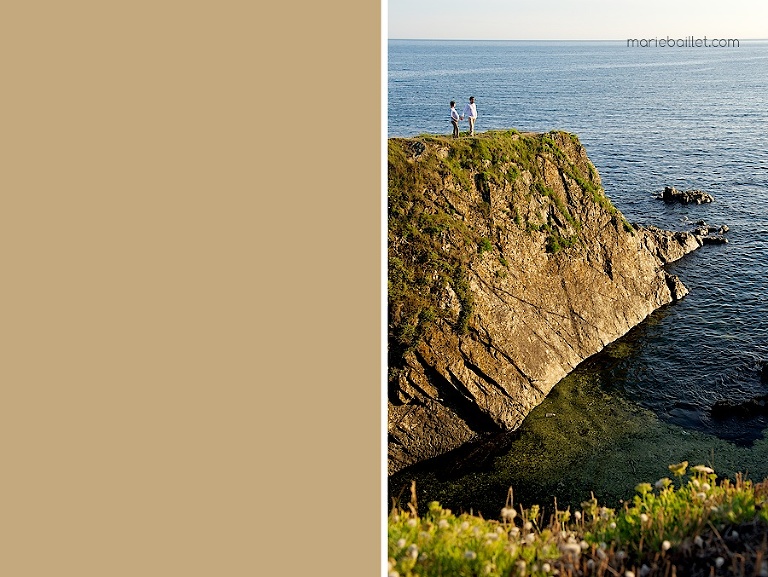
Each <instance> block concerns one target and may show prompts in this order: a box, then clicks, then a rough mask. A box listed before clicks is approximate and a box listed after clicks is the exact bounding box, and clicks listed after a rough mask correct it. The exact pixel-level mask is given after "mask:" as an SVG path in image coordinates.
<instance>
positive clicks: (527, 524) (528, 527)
mask: <svg viewBox="0 0 768 577" xmlns="http://www.w3.org/2000/svg"><path fill="white" fill-rule="evenodd" d="M532 528H533V523H531V522H530V521H526V522H525V525H523V529H525V530H526V531H530V530H531V529H532Z"/></svg>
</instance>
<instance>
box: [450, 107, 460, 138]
mask: <svg viewBox="0 0 768 577" xmlns="http://www.w3.org/2000/svg"><path fill="white" fill-rule="evenodd" d="M451 124H452V125H453V137H454V138H458V137H459V111H458V110H456V101H455V100H451Z"/></svg>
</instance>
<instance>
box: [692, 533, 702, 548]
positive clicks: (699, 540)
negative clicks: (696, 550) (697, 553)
mask: <svg viewBox="0 0 768 577" xmlns="http://www.w3.org/2000/svg"><path fill="white" fill-rule="evenodd" d="M693 542H694V543H696V546H697V547H703V546H704V539H702V538H701V535H696V538H695V539H694V540H693Z"/></svg>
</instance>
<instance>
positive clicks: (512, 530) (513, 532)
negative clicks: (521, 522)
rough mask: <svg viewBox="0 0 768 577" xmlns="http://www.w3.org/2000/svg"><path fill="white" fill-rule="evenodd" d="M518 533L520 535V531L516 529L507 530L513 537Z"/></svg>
mask: <svg viewBox="0 0 768 577" xmlns="http://www.w3.org/2000/svg"><path fill="white" fill-rule="evenodd" d="M518 533H520V529H518V528H517V527H512V528H511V529H510V530H509V534H510V535H512V536H513V537H517V535H518Z"/></svg>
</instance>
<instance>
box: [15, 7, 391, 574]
mask: <svg viewBox="0 0 768 577" xmlns="http://www.w3.org/2000/svg"><path fill="white" fill-rule="evenodd" d="M6 4H7V3H6ZM13 4H16V5H17V7H15V8H14V7H11V6H9V5H4V6H3V9H2V13H1V14H0V22H1V23H0V39H1V40H0V48H2V50H1V51H0V53H2V56H1V57H0V58H2V67H0V70H2V72H3V78H2V84H3V90H2V97H1V99H2V108H1V109H2V122H1V123H0V142H2V149H1V150H0V153H1V156H0V159H1V160H0V167H1V168H0V194H2V197H1V198H2V204H0V219H1V220H0V251H1V253H0V254H1V255H2V256H1V258H0V262H1V263H2V281H1V282H0V286H2V289H1V290H2V298H1V300H0V302H2V312H1V313H0V327H1V329H0V330H1V331H2V333H1V334H2V343H0V345H1V346H2V348H1V349H0V350H1V351H2V361H1V362H0V367H2V369H1V370H2V373H0V387H2V389H1V390H2V397H0V408H1V411H2V413H1V414H0V427H2V428H1V429H0V438H1V439H2V441H1V442H2V452H0V455H2V473H1V474H0V479H1V480H0V494H1V495H2V497H1V498H2V506H1V507H0V526H2V535H0V543H2V550H1V552H0V574H2V575H9V576H11V575H12V576H14V577H18V576H25V575H35V576H37V575H41V576H43V575H45V576H50V575H57V576H59V575H78V576H90V575H94V576H96V575H98V576H106V575H109V576H119V575H131V576H136V575H142V576H145V575H163V576H165V575H185V576H189V575H216V576H223V575H226V576H234V575H265V576H266V575H321V574H322V575H326V574H333V575H355V576H361V575H376V574H378V573H379V569H380V566H381V565H380V559H379V553H380V544H381V534H380V527H381V519H380V511H381V505H380V503H381V494H382V493H381V480H382V477H381V469H380V463H381V451H380V449H381V442H380V431H381V422H380V416H381V413H380V411H381V407H380V384H381V365H380V351H381V341H380V302H381V301H380V298H381V295H380V288H381V278H380V272H381V261H380V232H381V231H380V195H381V190H380V183H381V175H380V147H381V131H380V96H381V76H380V67H379V63H380V6H379V5H378V3H373V4H371V3H359V2H352V1H349V0H348V1H343V2H340V1H335V2H330V3H328V2H326V3H322V4H317V3H302V4H300V5H295V4H286V3H283V4H280V3H278V4H266V5H264V6H263V7H261V8H257V5H256V3H254V2H227V1H222V2H208V3H200V2H180V1H179V2H168V1H166V0H159V1H158V0H154V1H152V2H120V3H107V2H96V1H91V2H83V1H77V0H75V1H74V2H52V1H50V0H48V1H44V2H28V3H21V2H17V3H13Z"/></svg>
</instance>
